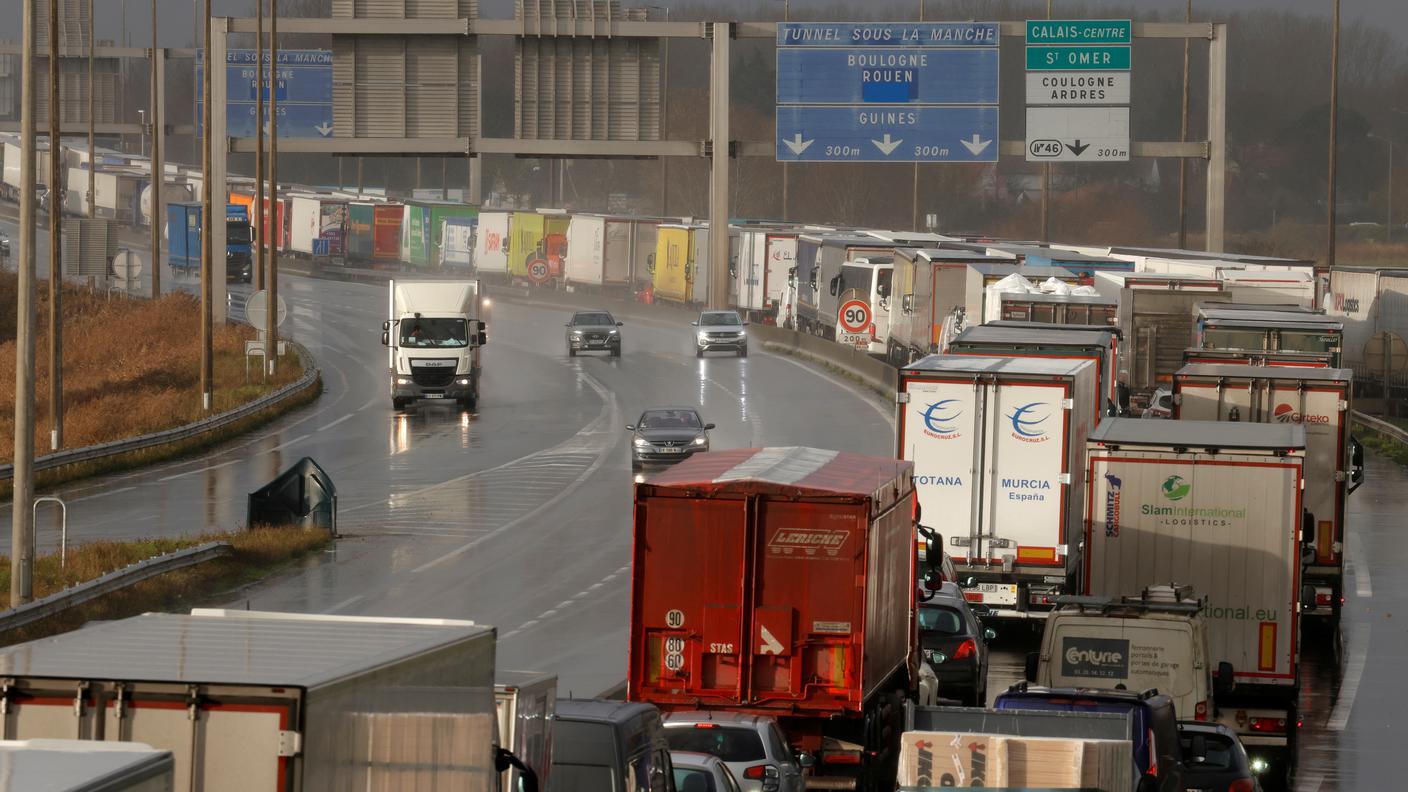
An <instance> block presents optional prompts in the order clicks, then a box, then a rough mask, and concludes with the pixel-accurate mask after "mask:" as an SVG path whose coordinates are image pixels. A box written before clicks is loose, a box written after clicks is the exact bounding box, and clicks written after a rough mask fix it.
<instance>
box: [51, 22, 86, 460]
mask: <svg viewBox="0 0 1408 792" xmlns="http://www.w3.org/2000/svg"><path fill="white" fill-rule="evenodd" d="M61 110H62V107H61V106H60V105H59V3H58V0H49V448H50V449H52V450H55V451H57V450H58V449H59V444H60V443H62V442H63V431H64V430H63V427H64V400H63V387H64V376H63V375H64V364H63V323H62V322H61V321H60V317H61V316H62V311H63V305H62V302H63V290H62V289H60V288H59V285H60V284H61V283H62V282H63V279H64V278H63V239H64V237H63V233H64V202H63V195H64V192H65V191H64V190H63V185H64V182H65V180H64V178H63V176H64V174H63V165H64V163H63V159H64V158H63V156H62V151H63V145H62V138H63V129H62V126H61V125H62V123H63V121H62V118H61V117H60V111H61ZM88 166H89V169H90V170H91V169H92V166H93V163H91V162H90V163H88Z"/></svg>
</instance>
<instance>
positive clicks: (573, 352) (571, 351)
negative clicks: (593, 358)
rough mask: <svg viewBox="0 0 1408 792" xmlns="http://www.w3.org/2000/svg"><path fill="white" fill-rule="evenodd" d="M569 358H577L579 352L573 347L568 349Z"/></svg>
mask: <svg viewBox="0 0 1408 792" xmlns="http://www.w3.org/2000/svg"><path fill="white" fill-rule="evenodd" d="M567 357H577V350H575V349H573V348H572V347H568V348H567Z"/></svg>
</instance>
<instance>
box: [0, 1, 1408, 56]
mask: <svg viewBox="0 0 1408 792" xmlns="http://www.w3.org/2000/svg"><path fill="white" fill-rule="evenodd" d="M198 2H200V0H157V10H158V15H159V16H158V25H157V26H158V36H159V37H160V39H161V44H162V45H163V46H167V47H185V46H190V41H191V36H192V32H193V25H192V21H193V19H194V8H195V7H196V4H197V3H198ZM703 2H707V0H703ZM622 4H623V5H624V6H627V7H631V6H640V5H662V4H663V5H670V4H671V3H670V1H669V0H640V1H639V2H637V1H636V0H625V1H624V2H623V3H622ZM700 4H702V2H701V0H692V2H690V3H689V5H690V6H695V7H697V6H698V5H700ZM883 4H884V3H883V2H882V5H883ZM1061 4H1062V0H1056V6H1057V14H1058V15H1059V14H1060V6H1061ZM1125 4H1126V5H1136V6H1137V7H1139V8H1140V9H1148V10H1149V11H1150V12H1162V13H1166V14H1168V13H1177V12H1181V11H1182V9H1183V0H1133V2H1132V3H1131V2H1129V0H1126V3H1125ZM95 5H96V8H97V14H98V37H99V38H109V39H113V40H116V39H117V38H118V37H119V36H120V34H121V30H122V24H121V23H122V7H123V6H124V5H125V6H126V7H127V16H128V19H127V27H128V35H129V36H130V40H131V42H132V46H138V47H140V46H147V45H148V44H149V43H150V42H151V35H150V29H151V5H150V2H149V0H125V2H124V0H96V2H95ZM480 5H481V7H482V9H483V13H484V14H485V15H486V16H488V15H491V14H492V15H493V16H499V15H507V14H508V13H509V11H508V9H510V8H511V7H512V6H511V5H510V4H508V3H506V2H495V1H494V0H483V1H482V2H481V3H480ZM726 5H730V6H737V5H742V3H738V2H737V1H736V0H734V2H728V3H726ZM768 5H769V6H776V5H777V4H776V3H772V2H769V3H768ZM836 5H837V0H791V6H792V8H793V9H794V10H800V9H805V8H807V7H809V6H814V7H835V6H836ZM916 5H917V3H916ZM1079 5H1082V6H1084V5H1086V3H1085V2H1081V3H1079ZM213 6H214V13H215V14H216V15H220V16H238V15H243V14H252V13H253V9H254V4H253V2H251V0H214V2H213ZM1330 6H1331V0H1194V3H1193V7H1194V15H1195V16H1198V17H1201V18H1206V17H1207V15H1208V14H1214V15H1217V16H1225V15H1226V14H1227V13H1228V12H1232V11H1241V10H1249V9H1281V10H1284V11H1294V12H1298V13H1307V14H1323V15H1326V16H1328V14H1329V8H1330ZM22 8H23V6H22V2H21V0H0V38H3V39H18V38H19V30H20V20H21V16H20V13H21V9H22ZM1341 13H1342V14H1343V16H1344V18H1345V20H1347V21H1348V20H1361V19H1362V20H1365V21H1367V22H1370V23H1371V24H1373V25H1375V26H1377V27H1380V28H1383V29H1384V30H1386V31H1388V32H1389V33H1392V34H1394V35H1396V36H1397V37H1398V38H1399V39H1400V40H1401V41H1404V42H1406V43H1408V0H1343V5H1342V11H1341Z"/></svg>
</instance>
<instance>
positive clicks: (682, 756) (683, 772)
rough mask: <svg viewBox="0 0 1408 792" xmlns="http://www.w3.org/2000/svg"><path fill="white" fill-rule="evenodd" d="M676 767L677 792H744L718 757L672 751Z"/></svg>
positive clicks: (672, 760) (671, 761) (671, 758)
mask: <svg viewBox="0 0 1408 792" xmlns="http://www.w3.org/2000/svg"><path fill="white" fill-rule="evenodd" d="M670 764H671V765H673V766H674V776H675V792H742V788H741V787H739V785H738V779H736V778H734V777H733V773H731V772H729V769H728V765H727V764H725V763H724V762H723V761H721V760H720V759H719V757H717V756H710V755H709V754H702V753H692V752H690V751H670Z"/></svg>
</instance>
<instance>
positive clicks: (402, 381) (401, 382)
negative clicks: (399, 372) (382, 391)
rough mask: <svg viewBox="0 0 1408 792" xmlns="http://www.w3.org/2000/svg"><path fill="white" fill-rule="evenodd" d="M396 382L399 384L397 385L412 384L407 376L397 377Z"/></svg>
mask: <svg viewBox="0 0 1408 792" xmlns="http://www.w3.org/2000/svg"><path fill="white" fill-rule="evenodd" d="M396 384H397V385H410V384H411V381H410V380H408V379H406V378H405V377H397V378H396Z"/></svg>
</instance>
